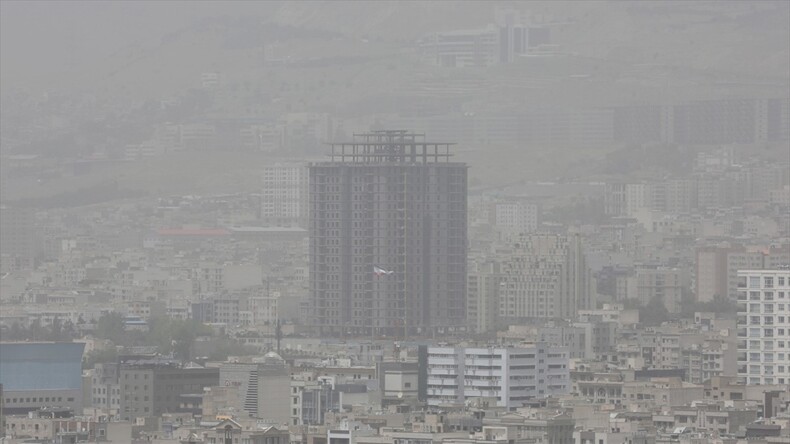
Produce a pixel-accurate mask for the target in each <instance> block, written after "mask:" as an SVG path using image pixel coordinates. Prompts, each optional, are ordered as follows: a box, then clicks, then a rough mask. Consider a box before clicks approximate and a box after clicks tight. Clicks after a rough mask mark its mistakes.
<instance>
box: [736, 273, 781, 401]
mask: <svg viewBox="0 0 790 444" xmlns="http://www.w3.org/2000/svg"><path fill="white" fill-rule="evenodd" d="M738 276H739V278H740V279H741V281H740V283H739V285H738V287H739V288H738V290H739V291H738V306H739V308H738V380H739V383H742V384H749V385H771V384H790V269H774V270H742V271H740V272H738Z"/></svg>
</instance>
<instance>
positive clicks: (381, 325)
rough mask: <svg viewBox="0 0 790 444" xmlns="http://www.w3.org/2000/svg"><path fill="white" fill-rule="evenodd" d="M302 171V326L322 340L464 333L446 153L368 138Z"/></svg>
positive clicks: (442, 148)
mask: <svg viewBox="0 0 790 444" xmlns="http://www.w3.org/2000/svg"><path fill="white" fill-rule="evenodd" d="M331 147H332V153H331V154H330V161H329V162H320V163H314V164H311V165H310V166H309V172H310V230H309V231H310V247H309V248H310V297H309V300H310V312H311V315H310V318H311V324H312V326H313V327H314V329H315V331H316V332H317V333H319V334H323V335H338V336H339V335H347V334H352V335H366V336H371V335H372V336H381V335H387V336H394V335H407V334H415V333H416V334H425V333H429V332H436V333H438V334H443V333H445V332H451V331H458V330H463V329H465V325H466V305H465V304H466V223H467V221H466V200H467V196H466V194H467V193H466V190H467V184H466V165H465V164H464V163H459V162H452V161H450V158H451V156H452V154H451V153H450V144H448V143H434V142H430V141H426V140H425V138H424V136H422V135H417V134H410V133H407V132H405V131H375V132H372V133H368V134H362V135H356V136H355V138H354V140H353V141H351V142H345V143H337V144H332V145H331Z"/></svg>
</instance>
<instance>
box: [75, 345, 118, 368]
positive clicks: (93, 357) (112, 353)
mask: <svg viewBox="0 0 790 444" xmlns="http://www.w3.org/2000/svg"><path fill="white" fill-rule="evenodd" d="M116 360H118V350H117V349H116V348H115V347H107V348H97V349H94V350H91V351H89V352H88V353H86V354H85V357H84V358H82V368H84V369H86V370H87V369H91V368H93V367H94V366H95V365H96V364H97V363H104V362H115V361H116Z"/></svg>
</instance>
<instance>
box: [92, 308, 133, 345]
mask: <svg viewBox="0 0 790 444" xmlns="http://www.w3.org/2000/svg"><path fill="white" fill-rule="evenodd" d="M123 326H124V324H123V315H121V314H120V313H115V312H112V313H107V314H104V315H102V317H100V318H99V320H98V321H96V331H95V334H96V337H97V338H100V339H107V340H110V341H112V342H113V343H115V344H126V343H127V340H128V337H127V336H126V332H125V331H124V328H123Z"/></svg>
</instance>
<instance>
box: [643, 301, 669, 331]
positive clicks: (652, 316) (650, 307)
mask: <svg viewBox="0 0 790 444" xmlns="http://www.w3.org/2000/svg"><path fill="white" fill-rule="evenodd" d="M668 320H669V310H667V307H665V306H664V301H662V300H661V298H658V297H656V298H653V299H651V300H650V302H648V303H647V305H645V306H644V307H641V308H640V309H639V322H640V323H641V324H643V325H661V323H662V322H665V321H668Z"/></svg>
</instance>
